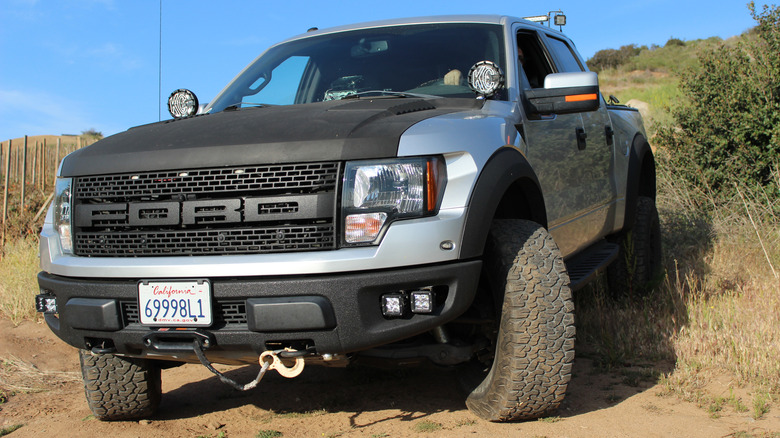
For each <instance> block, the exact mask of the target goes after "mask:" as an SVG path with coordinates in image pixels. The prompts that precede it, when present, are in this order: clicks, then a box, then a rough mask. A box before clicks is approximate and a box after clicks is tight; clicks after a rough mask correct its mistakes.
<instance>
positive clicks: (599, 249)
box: [566, 240, 620, 291]
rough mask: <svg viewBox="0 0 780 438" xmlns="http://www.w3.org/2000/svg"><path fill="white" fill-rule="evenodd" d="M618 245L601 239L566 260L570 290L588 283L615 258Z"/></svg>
mask: <svg viewBox="0 0 780 438" xmlns="http://www.w3.org/2000/svg"><path fill="white" fill-rule="evenodd" d="M619 249H620V246H619V245H618V244H616V243H609V242H607V241H606V240H602V241H601V242H598V243H596V244H594V245H592V246H591V247H590V248H588V249H586V250H585V251H583V252H581V253H579V254H577V255H576V256H574V257H572V258H571V259H569V260H567V261H566V269H567V270H568V271H569V280H570V281H571V290H572V291H576V290H578V289H581V288H582V287H583V286H585V285H586V284H588V283H589V282H590V281H591V280H592V279H593V278H594V277H595V276H596V275H598V274H599V273H600V272H601V271H603V270H604V269H606V268H607V266H609V264H610V263H612V261H613V260H615V259H616V258H617V255H618V250H619Z"/></svg>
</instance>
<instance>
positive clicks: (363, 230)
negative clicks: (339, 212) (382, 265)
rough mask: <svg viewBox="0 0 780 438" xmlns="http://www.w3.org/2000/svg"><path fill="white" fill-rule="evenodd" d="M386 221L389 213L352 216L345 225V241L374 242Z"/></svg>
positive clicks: (348, 217)
mask: <svg viewBox="0 0 780 438" xmlns="http://www.w3.org/2000/svg"><path fill="white" fill-rule="evenodd" d="M386 220H387V213H365V214H351V215H349V216H347V219H346V221H345V223H344V228H345V233H344V239H345V240H346V241H347V242H348V243H362V242H373V241H374V240H376V238H377V237H378V236H379V233H380V232H382V227H383V226H384V225H385V221H386Z"/></svg>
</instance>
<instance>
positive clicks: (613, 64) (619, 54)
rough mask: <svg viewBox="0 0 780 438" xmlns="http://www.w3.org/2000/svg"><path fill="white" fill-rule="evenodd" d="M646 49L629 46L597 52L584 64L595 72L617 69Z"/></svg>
mask: <svg viewBox="0 0 780 438" xmlns="http://www.w3.org/2000/svg"><path fill="white" fill-rule="evenodd" d="M646 49H647V47H646V46H642V47H637V46H636V44H629V45H626V46H623V47H621V48H620V49H619V50H615V49H604V50H599V51H598V52H596V54H594V55H593V57H592V58H590V59H589V60H588V61H587V62H586V64H588V68H589V69H590V70H593V71H595V72H600V71H602V70H606V69H610V68H618V67H620V66H622V65H624V64H626V63H627V62H628V61H629V60H630V59H631V58H633V57H635V56H637V55H639V54H640V53H641V52H642V50H646Z"/></svg>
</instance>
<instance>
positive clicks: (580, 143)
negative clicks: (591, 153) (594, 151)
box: [577, 128, 588, 151]
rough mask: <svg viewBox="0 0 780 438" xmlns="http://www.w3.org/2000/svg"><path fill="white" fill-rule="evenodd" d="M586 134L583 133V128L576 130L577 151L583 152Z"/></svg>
mask: <svg viewBox="0 0 780 438" xmlns="http://www.w3.org/2000/svg"><path fill="white" fill-rule="evenodd" d="M587 139H588V134H587V133H586V132H585V128H577V149H579V150H581V151H584V150H585V146H587V144H586V140H587Z"/></svg>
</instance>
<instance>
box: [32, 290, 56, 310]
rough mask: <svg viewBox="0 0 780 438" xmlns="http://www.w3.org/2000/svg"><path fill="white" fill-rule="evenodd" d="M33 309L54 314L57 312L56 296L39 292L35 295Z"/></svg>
mask: <svg viewBox="0 0 780 438" xmlns="http://www.w3.org/2000/svg"><path fill="white" fill-rule="evenodd" d="M35 310H36V311H37V312H40V313H48V314H55V313H59V312H57V298H55V297H54V296H53V295H48V294H39V295H36V296H35Z"/></svg>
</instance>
